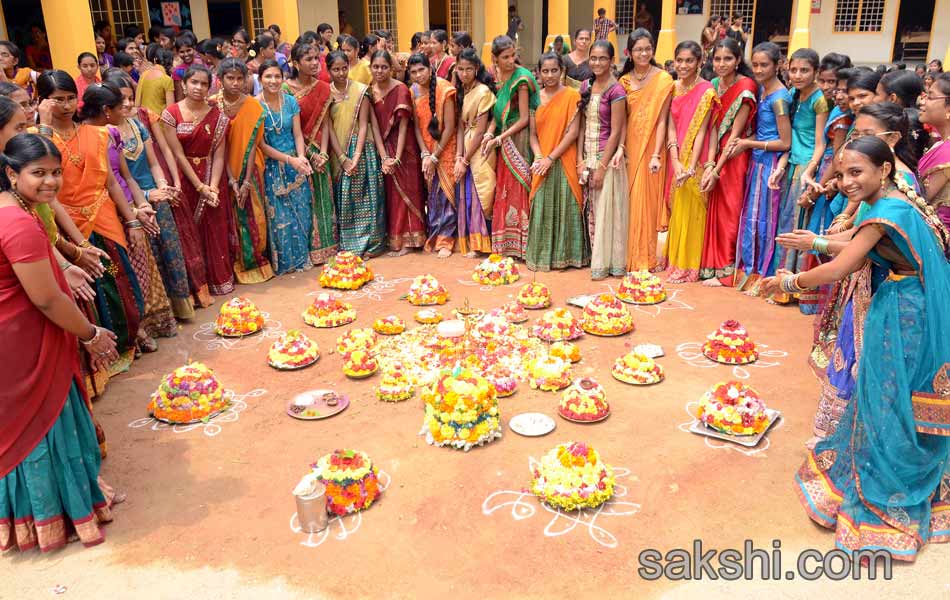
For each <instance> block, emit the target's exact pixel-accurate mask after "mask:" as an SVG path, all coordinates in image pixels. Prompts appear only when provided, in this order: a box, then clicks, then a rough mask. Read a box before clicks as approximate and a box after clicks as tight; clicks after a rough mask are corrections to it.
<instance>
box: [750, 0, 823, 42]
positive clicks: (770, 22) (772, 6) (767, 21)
mask: <svg viewBox="0 0 950 600" xmlns="http://www.w3.org/2000/svg"><path fill="white" fill-rule="evenodd" d="M804 1H806V2H807V1H808V0H804ZM752 27H753V29H752V36H753V37H752V43H751V44H748V46H749V47H750V48H751V47H753V46H755V45H756V44H758V43H760V42H767V41H769V40H772V41H774V42H775V43H777V44H778V45H779V46H781V47H782V49H783V51H784V50H787V49H788V36H789V34H790V33H791V29H792V0H767V1H766V0H759V1H758V2H756V6H755V22H754V23H753V26H752ZM773 38H775V39H773Z"/></svg>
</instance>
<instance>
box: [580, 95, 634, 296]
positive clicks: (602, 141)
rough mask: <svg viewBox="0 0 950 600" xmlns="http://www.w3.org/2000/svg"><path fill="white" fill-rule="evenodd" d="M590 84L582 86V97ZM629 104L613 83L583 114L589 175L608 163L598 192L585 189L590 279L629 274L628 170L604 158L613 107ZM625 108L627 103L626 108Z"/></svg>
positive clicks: (591, 188)
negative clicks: (599, 165)
mask: <svg viewBox="0 0 950 600" xmlns="http://www.w3.org/2000/svg"><path fill="white" fill-rule="evenodd" d="M588 85H590V84H589V83H585V84H584V85H583V86H581V91H580V93H581V94H583V93H584V91H585V89H586V88H587V86H588ZM615 102H624V103H625V102H626V94H625V93H624V91H623V86H622V85H620V84H619V83H614V84H612V85H611V86H610V87H608V88H607V89H605V90H604V91H603V92H601V93H593V92H592V93H591V95H590V100H589V101H588V103H587V108H586V112H585V114H584V132H583V135H584V165H585V167H586V168H587V170H588V171H589V172H590V173H593V172H594V171H595V170H596V169H597V165H598V164H599V163H601V162H604V163H607V171H606V173H605V174H604V183H603V185H602V186H601V187H600V189H599V190H597V189H594V187H593V186H592V185H591V183H590V180H588V182H587V185H586V186H584V189H585V191H586V198H585V200H586V202H587V231H588V235H589V236H590V246H591V258H590V276H591V279H604V278H605V277H607V276H609V275H612V276H614V277H623V276H624V275H625V274H626V272H627V266H626V262H627V232H628V227H629V224H628V220H629V218H630V202H629V199H628V198H626V194H627V192H628V190H629V189H630V188H629V187H628V186H627V167H626V165H621V166H620V167H619V168H617V169H615V168H613V167H612V166H610V162H611V160H610V159H611V157H610V156H604V151H605V150H606V148H607V141H608V140H609V139H610V134H611V127H612V125H613V123H612V113H613V105H614V103H615ZM624 108H626V104H625V105H624Z"/></svg>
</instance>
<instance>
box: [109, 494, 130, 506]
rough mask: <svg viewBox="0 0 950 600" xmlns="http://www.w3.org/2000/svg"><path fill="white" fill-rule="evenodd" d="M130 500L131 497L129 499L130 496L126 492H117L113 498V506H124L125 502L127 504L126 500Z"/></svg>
mask: <svg viewBox="0 0 950 600" xmlns="http://www.w3.org/2000/svg"><path fill="white" fill-rule="evenodd" d="M128 498H129V497H128V495H127V494H126V493H125V492H120V491H118V490H116V492H115V496H113V497H112V504H113V506H114V505H116V504H122V503H123V502H125V501H126V500H128Z"/></svg>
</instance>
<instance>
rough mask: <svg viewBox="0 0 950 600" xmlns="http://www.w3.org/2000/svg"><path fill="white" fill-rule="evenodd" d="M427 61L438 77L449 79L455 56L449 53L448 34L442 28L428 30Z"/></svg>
mask: <svg viewBox="0 0 950 600" xmlns="http://www.w3.org/2000/svg"><path fill="white" fill-rule="evenodd" d="M429 62H430V64H431V65H432V69H433V70H435V74H436V76H437V77H439V78H440V79H451V78H452V69H453V68H454V67H455V57H454V56H451V55H450V54H449V35H448V34H447V33H446V32H445V30H444V29H433V30H432V31H430V32H429Z"/></svg>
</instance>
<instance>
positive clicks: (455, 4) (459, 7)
mask: <svg viewBox="0 0 950 600" xmlns="http://www.w3.org/2000/svg"><path fill="white" fill-rule="evenodd" d="M459 31H464V32H466V33H468V34H469V35H472V0H449V35H452V34H453V33H456V32H459Z"/></svg>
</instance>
